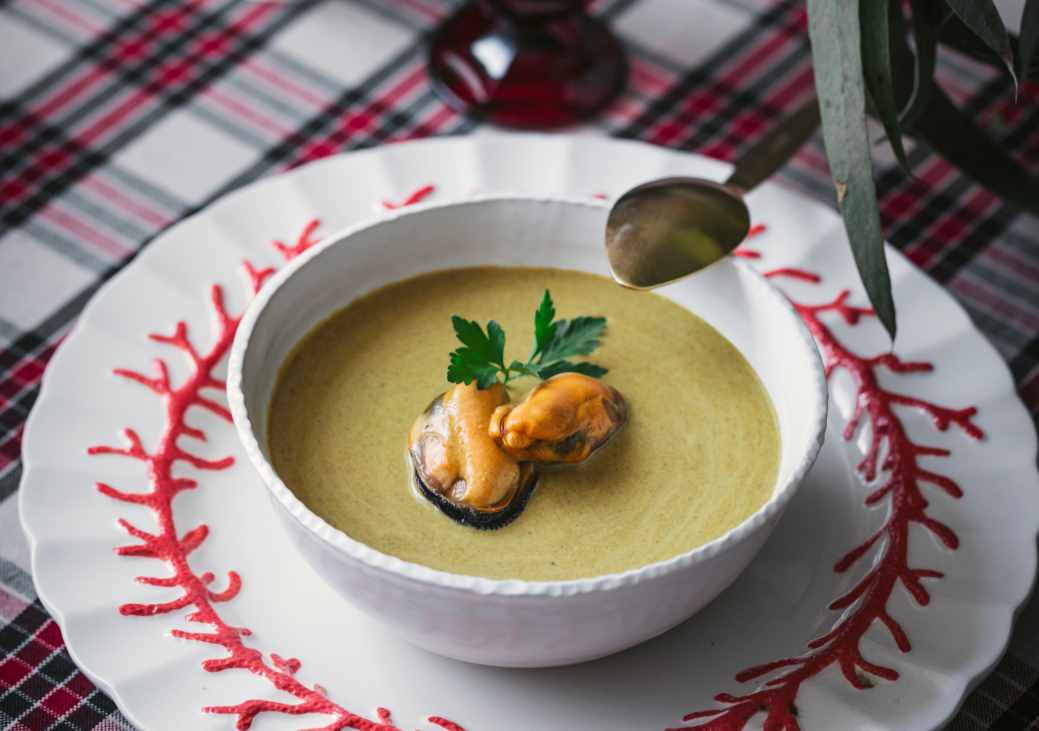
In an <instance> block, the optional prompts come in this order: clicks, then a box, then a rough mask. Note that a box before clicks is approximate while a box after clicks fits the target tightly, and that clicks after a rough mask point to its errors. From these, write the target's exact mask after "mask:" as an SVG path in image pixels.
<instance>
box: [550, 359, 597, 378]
mask: <svg viewBox="0 0 1039 731" xmlns="http://www.w3.org/2000/svg"><path fill="white" fill-rule="evenodd" d="M608 372H609V371H607V370H606V369H605V368H603V367H602V366H598V365H595V364H594V363H589V362H587V361H583V362H581V363H571V362H570V361H568V360H557V361H556V362H555V363H551V364H549V365H546V366H541V367H540V368H539V369H538V375H539V376H540V377H541V378H542V379H545V380H547V379H549V378H551V377H552V376H558V375H559V374H560V373H581V374H584V375H586V376H591V377H592V378H602V377H603V376H605V375H606V374H607V373H608Z"/></svg>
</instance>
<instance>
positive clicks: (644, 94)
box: [0, 0, 1039, 731]
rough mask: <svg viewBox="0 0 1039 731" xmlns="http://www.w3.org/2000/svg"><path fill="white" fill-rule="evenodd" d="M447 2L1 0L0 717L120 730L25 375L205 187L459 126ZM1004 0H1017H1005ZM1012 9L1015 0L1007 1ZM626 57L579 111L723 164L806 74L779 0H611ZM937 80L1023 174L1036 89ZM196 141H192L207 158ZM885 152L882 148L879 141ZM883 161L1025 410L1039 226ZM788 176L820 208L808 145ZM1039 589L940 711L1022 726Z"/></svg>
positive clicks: (1037, 664)
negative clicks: (57, 564)
mask: <svg viewBox="0 0 1039 731" xmlns="http://www.w3.org/2000/svg"><path fill="white" fill-rule="evenodd" d="M455 4H456V3H455V2H453V1H452V0H353V1H348V0H325V1H324V2H303V1H298V0H297V1H291V0H282V2H256V1H249V2H230V1H228V0H198V1H196V2H171V1H170V0H152V1H151V2H145V1H144V0H0V97H2V100H0V157H2V162H0V210H2V218H3V222H2V224H0V226H2V228H0V724H3V726H4V728H6V729H18V730H23V729H32V730H33V731H35V730H37V729H99V730H101V729H104V730H111V729H128V728H130V725H129V724H128V723H127V722H126V721H125V720H124V719H123V718H122V717H121V716H120V714H119V713H118V711H116V709H115V707H114V706H113V704H112V702H111V701H110V700H109V699H108V698H107V697H105V696H104V695H103V694H102V693H100V692H99V691H98V690H96V689H95V688H94V687H93V685H92V684H91V683H90V681H88V680H87V679H86V678H85V677H84V676H83V675H82V674H81V673H80V672H79V671H78V670H77V669H76V667H75V666H74V665H73V664H72V662H71V660H70V659H69V656H68V654H67V653H66V652H65V650H64V648H63V644H62V638H61V633H60V632H59V630H58V627H57V625H56V624H55V623H54V621H53V620H52V619H51V618H50V617H49V616H48V615H47V613H46V612H45V611H44V609H43V608H42V607H41V605H40V603H39V601H38V599H37V598H36V595H35V593H34V591H33V583H32V579H31V577H30V575H29V559H28V551H27V547H26V545H25V542H24V538H23V537H22V533H21V529H20V527H19V525H18V518H17V509H16V502H17V500H16V495H15V493H16V492H17V490H18V483H19V478H20V473H21V467H20V458H19V449H20V438H21V433H22V429H23V425H24V422H25V419H26V417H27V416H28V414H29V409H30V408H31V407H32V405H33V401H34V400H35V399H36V396H37V393H38V388H39V383H40V377H41V374H42V373H43V370H44V368H45V367H46V364H47V361H48V359H49V358H50V356H51V355H52V353H53V352H54V349H55V347H56V346H57V345H58V343H59V342H60V341H61V338H62V336H63V335H64V334H65V333H67V332H68V331H69V328H70V327H71V325H72V324H73V322H74V321H75V319H76V316H77V314H78V313H79V312H80V310H81V309H82V307H83V305H84V304H85V303H86V302H87V300H88V299H89V298H90V297H91V295H93V294H94V292H95V291H96V290H97V288H98V287H99V286H100V285H101V284H102V283H103V282H104V281H105V280H107V279H108V278H109V277H111V276H112V275H113V274H114V273H115V272H116V271H118V270H119V269H120V268H121V267H123V266H124V265H126V263H127V262H129V261H130V260H131V259H132V258H133V256H134V255H135V254H136V253H137V252H138V251H139V250H140V249H141V248H143V247H145V246H147V245H148V242H149V240H151V239H152V238H153V237H154V236H155V234H156V233H157V232H159V231H160V230H162V229H163V228H164V227H166V226H168V225H169V224H171V223H173V222H175V221H176V220H177V219H179V218H181V217H182V216H184V215H185V214H187V213H189V212H190V211H193V210H195V209H197V208H199V207H201V206H204V205H205V204H206V203H207V202H209V201H211V200H213V199H214V198H215V197H217V196H219V195H221V194H222V193H224V192H226V191H229V190H231V189H233V188H236V187H238V186H241V185H243V184H245V183H248V182H249V181H252V180H255V179H256V178H258V177H260V176H263V175H269V174H271V173H275V172H278V171H280V170H285V169H286V168H290V167H293V166H296V165H299V164H302V163H304V162H306V161H308V160H313V159H316V158H319V157H323V156H325V155H329V154H333V153H335V152H338V151H341V150H349V149H355V148H359V147H368V146H372V145H378V144H383V143H386V142H389V141H394V140H401V139H406V138H412V137H422V136H427V135H434V134H437V135H442V134H463V133H466V132H469V131H471V130H472V129H473V128H474V126H475V125H474V124H473V123H472V122H470V121H467V120H465V119H463V118H461V117H459V116H458V115H457V114H455V113H454V112H452V111H450V110H449V109H448V108H446V107H445V106H444V105H443V104H442V103H441V102H440V101H439V100H438V99H437V97H436V96H435V95H434V93H433V91H432V89H431V88H430V85H429V82H428V79H427V76H426V72H425V68H424V53H423V43H424V40H425V38H426V34H427V31H428V30H429V28H430V27H431V26H432V24H433V23H435V21H436V20H437V19H438V18H441V17H443V16H444V15H445V13H447V12H449V11H450V10H451V8H452V7H453V6H454V5H455ZM1009 4H1010V5H1013V3H1012V2H1010V3H1009ZM1019 6H1020V3H1018V7H1019ZM596 7H597V10H598V11H599V12H601V13H602V14H603V15H604V16H606V17H608V18H609V19H610V20H611V22H612V23H613V25H614V27H615V28H616V29H617V31H618V32H619V33H620V34H622V36H623V38H624V40H625V41H626V42H627V44H628V47H629V50H630V52H631V58H632V62H633V67H632V74H631V83H630V85H629V88H628V90H627V91H626V92H625V93H624V95H623V96H622V97H621V98H620V99H619V100H618V101H617V102H616V103H615V104H613V105H612V107H610V108H609V109H608V110H607V111H606V112H605V113H604V114H603V115H602V116H601V118H600V119H599V120H598V121H597V122H595V124H596V125H597V126H598V127H600V128H601V129H603V130H604V131H606V132H607V133H609V134H613V135H617V136H621V137H633V138H639V139H643V140H648V141H650V142H654V143H656V144H660V145H667V146H670V147H676V148H680V149H684V150H697V151H700V152H704V153H706V154H708V155H713V156H716V157H719V158H723V159H727V160H731V159H733V158H734V157H735V156H736V155H738V154H739V153H740V152H741V151H743V150H744V149H745V148H746V147H747V145H748V143H749V142H751V141H753V140H754V139H755V138H756V137H757V135H759V134H760V133H761V132H763V131H765V130H767V129H768V128H769V126H770V125H771V124H772V123H773V122H774V121H775V120H776V118H777V116H778V114H779V112H780V110H782V109H783V108H784V107H785V106H786V105H787V103H788V102H789V101H790V100H791V99H793V98H795V97H797V96H798V95H800V94H802V93H803V92H804V90H805V89H806V88H807V87H808V86H809V85H810V84H811V83H812V73H811V67H810V61H809V50H808V39H807V36H806V33H805V29H804V28H805V21H804V7H803V3H802V2H796V1H794V0H790V1H785V2H778V1H772V0H641V1H636V0H605V1H604V2H599V3H597V4H596ZM941 75H942V77H943V80H944V82H945V84H946V86H947V87H948V88H949V89H950V90H951V92H952V94H953V96H954V97H955V98H956V99H957V100H958V101H959V102H960V103H963V104H965V105H966V107H967V108H968V109H969V110H970V111H971V112H972V113H973V114H974V115H975V116H976V117H977V118H979V119H982V120H985V121H986V123H987V125H988V127H989V129H990V130H991V132H992V134H993V135H996V136H998V137H1000V138H1002V139H1004V140H1005V141H1006V143H1007V145H1008V146H1010V147H1012V148H1013V149H1015V150H1016V151H1017V153H1018V154H1019V155H1020V156H1021V158H1022V159H1024V160H1026V161H1028V162H1029V164H1031V165H1033V169H1035V170H1037V171H1039V103H1037V102H1036V96H1034V95H1031V96H1030V98H1029V95H1028V94H1027V93H1026V95H1025V97H1024V98H1023V99H1022V100H1021V102H1020V103H1018V104H1015V103H1014V100H1013V94H1012V90H1011V87H1010V85H1009V83H1008V81H1007V79H1006V77H1005V76H1002V75H999V74H995V73H993V72H991V71H989V70H988V69H986V68H984V67H981V66H979V65H976V64H973V63H971V62H968V61H966V60H965V59H963V58H961V57H957V56H955V55H949V56H948V57H945V58H943V59H942V64H941ZM203 151H204V153H203ZM878 154H879V155H883V154H885V153H883V151H882V150H881V148H878ZM910 161H911V163H912V169H913V172H914V177H913V178H910V177H908V176H906V175H904V174H903V173H901V172H899V170H898V169H897V168H896V167H895V166H894V165H893V164H892V162H891V160H889V159H886V158H883V159H880V160H879V163H880V170H879V186H880V193H881V205H882V210H883V216H884V221H885V226H886V229H887V231H888V233H889V235H890V239H891V240H892V241H893V242H894V244H895V245H897V246H898V247H899V248H901V249H902V250H903V251H904V252H905V253H906V254H907V255H908V256H909V257H910V258H911V259H912V260H913V261H914V262H916V264H918V265H919V266H920V267H922V268H923V269H924V270H926V271H927V272H929V273H930V274H931V276H933V277H935V278H936V279H937V280H938V281H939V282H941V283H942V284H943V285H944V286H945V287H946V288H947V289H948V290H949V291H950V292H951V293H952V294H953V296H955V297H956V298H957V299H958V300H959V301H960V302H962V303H963V304H964V305H965V306H966V307H967V309H968V310H969V311H970V314H971V315H972V317H973V318H974V321H975V323H977V325H978V326H979V327H980V328H981V329H982V330H983V331H984V332H985V333H986V334H987V335H988V337H989V338H990V339H991V340H992V342H993V343H994V344H995V345H996V347H997V348H998V349H999V351H1000V353H1002V355H1003V357H1004V358H1006V360H1007V362H1008V363H1009V364H1010V367H1011V369H1012V370H1013V373H1014V376H1015V379H1016V381H1017V384H1018V387H1019V389H1020V392H1021V394H1022V395H1023V397H1024V399H1025V400H1026V402H1027V403H1028V405H1029V407H1030V409H1031V410H1032V413H1033V414H1036V413H1037V411H1039V336H1037V333H1039V223H1037V221H1036V220H1035V219H1034V218H1030V217H1028V216H1025V215H1021V214H1019V213H1018V212H1017V211H1016V210H1014V209H1013V208H1012V207H1011V206H1009V205H1007V204H1005V203H1003V202H1002V201H1000V200H999V199H998V198H996V197H995V196H994V195H992V194H990V193H988V192H987V191H985V190H983V189H981V188H980V187H978V186H976V185H974V184H972V183H971V182H970V181H969V180H967V179H965V178H964V177H963V176H962V175H960V174H959V173H957V172H956V171H955V170H954V169H952V168H951V167H950V166H948V165H947V164H945V163H944V162H942V161H941V160H940V159H938V158H937V157H936V156H934V155H933V154H931V153H930V152H929V151H928V150H926V149H923V148H922V147H916V148H914V149H912V150H911V152H910ZM782 178H783V179H784V182H785V183H786V184H788V185H792V186H794V187H796V188H799V189H801V190H803V191H805V192H807V193H808V194H809V195H812V196H815V197H817V198H820V199H822V200H825V201H827V202H832V200H833V192H832V188H831V185H830V183H829V179H828V177H827V173H826V165H825V158H824V156H823V152H822V147H821V142H820V141H819V140H816V141H815V142H814V143H812V144H810V145H808V146H806V147H805V149H804V150H803V151H802V152H801V153H800V154H799V155H798V156H797V158H796V160H795V161H794V162H793V163H792V164H791V165H790V166H788V168H787V169H786V170H785V171H784V172H783V173H782ZM1037 719H1039V601H1033V602H1032V603H1031V605H1030V606H1028V607H1027V608H1026V609H1025V611H1024V612H1023V614H1022V616H1021V618H1020V620H1019V622H1018V625H1017V629H1016V631H1015V633H1014V637H1013V640H1012V643H1011V647H1010V650H1009V652H1008V654H1007V656H1006V657H1005V658H1004V659H1003V661H1002V663H1001V664H1000V665H999V667H998V669H997V670H996V672H995V673H993V674H992V675H991V676H990V677H989V678H988V679H986V680H985V681H984V682H983V683H982V684H981V685H980V687H978V688H977V689H976V690H975V691H974V692H973V694H972V695H971V696H970V697H969V698H968V699H967V701H966V703H965V705H964V706H963V709H962V710H961V712H960V713H959V715H958V716H957V717H956V719H955V721H953V722H952V724H951V725H950V727H949V728H951V729H955V730H956V731H967V730H972V729H1024V728H1036V727H1037V725H1039V720H1037Z"/></svg>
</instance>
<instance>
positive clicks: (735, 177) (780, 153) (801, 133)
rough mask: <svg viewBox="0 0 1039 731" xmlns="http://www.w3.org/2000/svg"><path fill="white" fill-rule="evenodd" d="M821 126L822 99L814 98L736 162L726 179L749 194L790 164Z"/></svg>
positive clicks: (728, 184) (729, 184) (730, 185)
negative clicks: (796, 153) (820, 101)
mask: <svg viewBox="0 0 1039 731" xmlns="http://www.w3.org/2000/svg"><path fill="white" fill-rule="evenodd" d="M818 126H819V99H818V98H817V97H816V96H815V94H812V97H811V98H810V99H808V100H807V101H805V102H804V103H802V104H801V106H800V107H798V108H797V110H796V111H795V112H794V113H793V114H791V115H790V116H788V117H787V118H786V119H784V120H783V121H782V122H780V123H779V124H778V125H776V127H775V128H774V129H773V130H772V131H771V132H769V133H768V134H767V135H765V136H764V137H762V138H761V140H760V141H758V142H757V143H756V144H755V145H754V146H753V147H751V148H750V149H749V150H747V152H746V153H744V155H743V157H741V158H740V159H739V160H738V161H737V163H736V169H735V170H733V171H732V175H730V176H729V179H728V180H727V181H725V184H726V185H727V186H729V187H731V188H738V189H739V190H740V191H741V192H743V193H746V192H748V191H750V190H753V189H754V187H755V186H757V184H758V183H760V182H761V181H763V180H765V179H766V178H768V177H769V176H770V175H772V173H774V172H776V171H777V170H779V168H781V167H783V165H785V164H786V162H787V160H789V159H790V158H791V157H793V155H794V153H795V152H797V151H798V150H799V149H800V148H801V145H803V144H804V143H805V142H806V141H807V140H808V138H809V137H811V136H812V134H814V133H815V130H816V128H818Z"/></svg>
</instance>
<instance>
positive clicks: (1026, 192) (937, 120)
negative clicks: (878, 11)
mask: <svg viewBox="0 0 1039 731" xmlns="http://www.w3.org/2000/svg"><path fill="white" fill-rule="evenodd" d="M952 24H956V25H961V24H960V23H959V21H958V20H955V19H953V20H951V21H950V25H952ZM943 38H944V35H943ZM891 50H892V55H893V56H894V59H895V66H896V68H897V67H899V65H900V64H906V63H909V59H910V58H911V57H912V51H910V49H909V44H908V43H906V41H905V38H904V36H903V37H899V39H898V41H897V42H894V43H893V44H892V49H891ZM895 87H896V88H895V93H896V95H900V96H904V95H907V94H908V93H909V92H908V82H907V81H906V80H904V79H900V78H899V77H897V76H896V77H895ZM906 131H907V132H908V133H909V134H912V135H914V136H916V137H918V138H919V139H920V140H921V141H922V142H924V143H926V144H927V145H929V146H930V147H931V148H932V149H933V150H934V151H935V152H937V153H938V154H939V155H941V156H942V157H943V158H944V159H945V160H947V161H948V162H949V163H950V164H952V165H955V166H956V167H958V168H959V169H960V170H962V171H963V172H964V173H966V174H967V175H968V176H970V177H971V178H974V179H975V180H977V181H978V183H980V184H981V185H983V186H985V187H986V188H988V189H989V190H991V191H992V192H993V193H995V194H996V195H998V196H1000V197H1002V198H1005V199H1006V200H1007V201H1009V202H1010V203H1012V204H1014V205H1015V206H1018V207H1019V208H1021V209H1022V210H1025V211H1030V212H1032V213H1035V214H1039V178H1036V177H1035V176H1033V175H1030V174H1029V173H1028V172H1027V171H1026V170H1025V169H1024V168H1023V167H1022V166H1021V165H1020V164H1018V163H1017V161H1016V160H1014V158H1013V157H1012V156H1011V155H1010V154H1009V153H1008V152H1007V151H1006V149H1005V148H1004V146H1003V145H1001V144H999V143H998V142H996V141H995V140H993V139H992V138H991V137H989V136H988V134H987V133H986V132H985V131H984V130H983V129H982V128H981V127H979V126H978V124H977V123H976V122H975V120H974V118H973V117H972V116H971V115H970V114H968V113H966V112H964V111H963V110H961V109H959V108H958V107H956V105H955V104H953V102H952V100H951V99H949V97H948V96H946V94H945V93H944V92H943V91H942V89H941V87H940V86H938V85H937V84H936V85H935V86H934V89H933V91H932V95H931V101H930V103H929V104H928V106H927V110H926V112H925V113H924V114H922V115H920V116H919V117H918V118H917V120H916V121H915V122H914V123H913V125H912V126H909V125H908V124H907V125H906Z"/></svg>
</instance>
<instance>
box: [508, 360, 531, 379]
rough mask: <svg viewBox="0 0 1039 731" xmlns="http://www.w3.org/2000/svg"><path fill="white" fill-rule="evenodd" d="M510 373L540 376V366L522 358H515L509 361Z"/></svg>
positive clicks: (518, 375) (519, 375)
mask: <svg viewBox="0 0 1039 731" xmlns="http://www.w3.org/2000/svg"><path fill="white" fill-rule="evenodd" d="M509 373H510V374H511V373H515V374H516V376H517V377H521V376H534V377H535V378H537V377H538V367H537V366H536V365H532V364H531V363H524V362H523V361H521V360H514V361H512V362H511V363H509Z"/></svg>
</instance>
